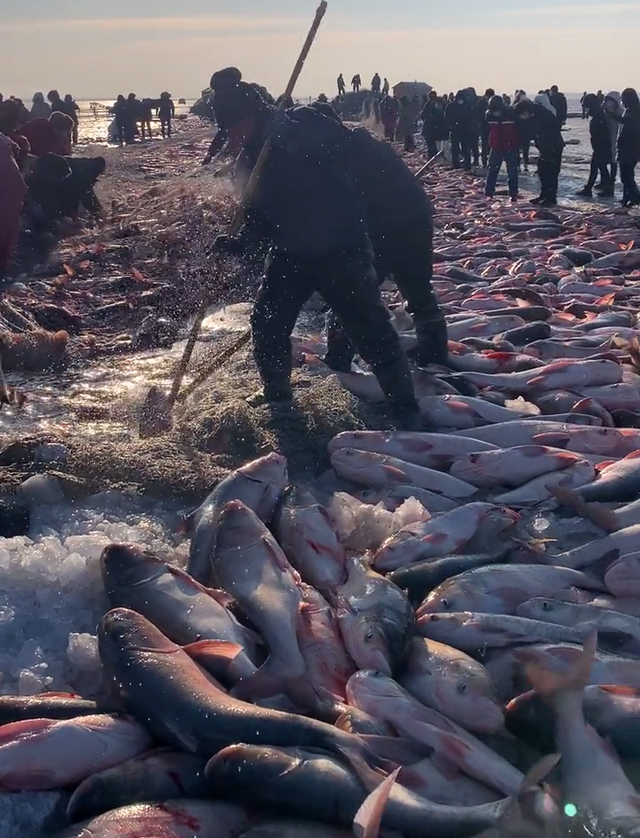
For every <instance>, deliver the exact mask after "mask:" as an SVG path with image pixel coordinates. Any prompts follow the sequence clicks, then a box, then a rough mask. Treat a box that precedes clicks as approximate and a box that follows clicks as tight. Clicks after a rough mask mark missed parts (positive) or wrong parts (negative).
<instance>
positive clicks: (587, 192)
mask: <svg viewBox="0 0 640 838" xmlns="http://www.w3.org/2000/svg"><path fill="white" fill-rule="evenodd" d="M576 195H577V196H578V197H579V198H593V191H592V189H591V187H590V186H585V187H584V189H580V190H578V192H576Z"/></svg>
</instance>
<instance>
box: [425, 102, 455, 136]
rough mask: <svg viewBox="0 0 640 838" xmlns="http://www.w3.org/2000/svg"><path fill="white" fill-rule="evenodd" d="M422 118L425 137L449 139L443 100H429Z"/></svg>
mask: <svg viewBox="0 0 640 838" xmlns="http://www.w3.org/2000/svg"><path fill="white" fill-rule="evenodd" d="M420 118H421V119H422V133H423V134H424V135H425V137H432V138H433V139H434V140H436V141H440V140H446V139H447V137H448V136H449V134H448V132H447V126H446V122H445V115H444V106H443V104H442V102H439V101H438V102H427V104H426V105H425V106H424V108H423V109H422V113H421V114H420Z"/></svg>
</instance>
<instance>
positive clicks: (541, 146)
mask: <svg viewBox="0 0 640 838" xmlns="http://www.w3.org/2000/svg"><path fill="white" fill-rule="evenodd" d="M357 78H359V77H357ZM384 81H385V84H384V86H382V87H381V84H380V76H379V74H378V73H376V74H375V76H374V77H373V79H372V82H371V91H370V98H369V99H367V100H366V101H365V104H364V113H365V115H366V117H367V118H368V117H369V116H370V115H371V114H373V115H374V116H375V118H376V121H378V122H380V123H381V125H382V128H383V130H384V136H385V138H386V139H387V140H389V141H390V142H394V141H397V142H401V143H403V145H404V149H405V151H407V152H411V151H414V150H415V148H416V132H417V131H418V128H419V127H420V126H421V133H422V136H423V138H424V143H425V146H426V149H427V152H428V154H429V157H435V156H437V155H438V156H439V155H442V156H443V157H444V158H445V159H447V160H449V162H450V163H451V165H452V166H453V168H455V169H458V168H463V169H464V170H465V171H467V172H472V171H473V170H474V168H478V167H480V165H482V167H483V168H484V169H486V170H487V179H486V194H487V196H488V197H493V195H494V193H495V188H496V183H497V179H498V175H499V172H500V169H501V168H502V166H503V164H505V165H506V168H507V173H508V180H509V194H510V196H511V198H512V200H514V201H516V200H517V199H518V179H519V178H518V173H519V171H520V170H521V169H522V168H524V171H528V169H529V152H530V149H531V145H532V143H533V144H535V146H536V148H537V149H538V152H539V158H538V175H539V178H540V195H539V196H538V197H536V198H534V199H533V203H535V204H541V205H543V206H554V205H555V204H556V203H557V197H558V180H559V175H560V171H561V167H562V156H563V150H564V147H565V142H564V139H563V136H562V129H563V127H564V125H565V123H566V121H567V117H568V105H567V98H566V96H565V95H564V94H563V93H562V92H561V91H560V90H559V89H558V87H557V86H555V85H554V86H553V87H550V88H548V89H546V90H540V91H539V93H538V94H537V95H536V96H534V97H533V98H530V97H529V96H527V94H526V92H525V91H524V90H517V91H516V92H515V94H514V96H513V97H512V96H510V95H508V94H506V93H505V94H502V95H497V94H496V92H495V90H493V89H487V90H486V91H485V93H484V95H483V96H478V95H477V94H476V91H475V89H474V88H472V87H469V88H466V89H464V90H459V91H458V92H457V93H456V94H453V93H449V94H444V95H440V94H438V93H437V92H436V91H435V90H431V91H430V93H429V94H428V95H426V96H424V97H423V98H422V99H419V98H418V96H417V95H414V96H406V95H403V96H400V97H395V96H393V95H391V94H390V91H389V85H388V82H387V80H386V79H385V80H384ZM338 91H339V95H338V99H340V98H342V97H344V96H345V95H346V91H345V87H344V80H343V77H342V76H340V77H339V78H338ZM581 106H582V108H583V116H584V117H585V118H587V119H590V134H591V144H592V151H593V156H592V161H591V168H590V174H589V178H588V181H587V184H586V185H585V187H584V188H583V189H581V190H580V191H579V193H578V195H579V196H581V197H593V189H594V187H595V185H596V181H597V179H598V176H599V177H600V180H599V184H598V187H597V188H598V195H599V196H601V197H612V196H613V195H614V192H615V183H616V178H617V176H618V173H619V175H620V180H621V182H622V186H623V195H622V200H621V203H622V205H623V206H624V207H633V206H638V205H640V191H639V189H638V185H637V183H636V180H635V167H636V165H637V163H638V162H640V102H639V100H638V95H637V93H636V91H635V90H634V89H633V88H627V89H626V90H624V91H623V92H622V94H620V93H618V92H617V91H611V92H610V93H608V94H606V95H605V94H604V93H603V92H602V91H598V93H597V94H595V93H593V94H589V93H585V94H584V95H583V97H582V99H581Z"/></svg>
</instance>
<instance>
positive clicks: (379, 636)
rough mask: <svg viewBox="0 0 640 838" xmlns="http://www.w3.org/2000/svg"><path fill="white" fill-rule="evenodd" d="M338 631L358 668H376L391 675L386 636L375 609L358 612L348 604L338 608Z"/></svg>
mask: <svg viewBox="0 0 640 838" xmlns="http://www.w3.org/2000/svg"><path fill="white" fill-rule="evenodd" d="M338 618H339V621H340V632H341V634H342V639H343V640H344V645H345V647H346V649H347V652H348V653H349V655H350V656H351V658H352V659H353V661H354V662H355V664H356V666H357V667H358V668H360V669H376V670H380V671H381V672H384V673H385V674H387V675H391V671H392V664H391V655H390V650H389V645H388V642H387V638H386V636H385V632H384V629H383V627H382V625H381V624H380V621H379V620H377V619H376V612H375V611H363V612H358V611H357V610H355V609H353V608H351V607H350V606H348V605H347V606H344V607H343V606H340V607H339V609H338Z"/></svg>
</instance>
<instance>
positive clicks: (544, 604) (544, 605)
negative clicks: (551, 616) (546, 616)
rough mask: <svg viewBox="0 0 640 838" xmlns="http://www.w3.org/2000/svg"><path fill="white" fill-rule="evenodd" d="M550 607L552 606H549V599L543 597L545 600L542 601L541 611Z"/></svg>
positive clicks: (548, 609) (549, 609)
mask: <svg viewBox="0 0 640 838" xmlns="http://www.w3.org/2000/svg"><path fill="white" fill-rule="evenodd" d="M551 607H552V606H551V603H550V602H549V600H548V599H545V601H544V602H543V603H542V610H543V611H551Z"/></svg>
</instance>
